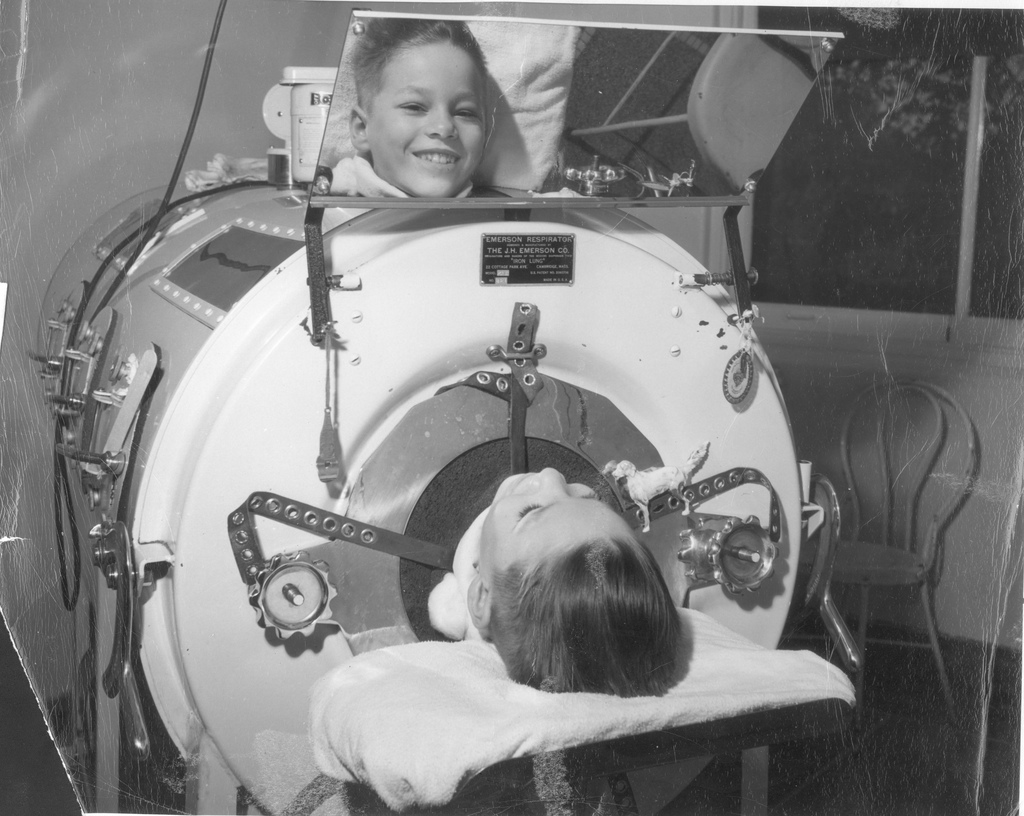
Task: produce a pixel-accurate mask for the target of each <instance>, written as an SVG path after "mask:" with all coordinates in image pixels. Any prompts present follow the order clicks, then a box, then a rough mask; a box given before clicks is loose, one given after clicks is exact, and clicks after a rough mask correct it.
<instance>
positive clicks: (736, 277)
mask: <svg viewBox="0 0 1024 816" xmlns="http://www.w3.org/2000/svg"><path fill="white" fill-rule="evenodd" d="M741 209H742V207H739V206H732V207H726V208H725V214H724V215H723V216H722V224H723V226H724V227H725V246H726V249H727V250H728V252H729V263H730V265H731V266H732V284H733V287H734V288H735V290H736V308H737V311H738V313H739V315H740V316H743V315H745V314H747V312H749V311H751V309H752V308H753V304H752V301H751V297H750V279H749V276H748V273H747V266H746V263H745V262H744V260H743V242H742V241H741V240H740V228H739V222H738V221H737V218H738V217H739V213H740V210H741Z"/></svg>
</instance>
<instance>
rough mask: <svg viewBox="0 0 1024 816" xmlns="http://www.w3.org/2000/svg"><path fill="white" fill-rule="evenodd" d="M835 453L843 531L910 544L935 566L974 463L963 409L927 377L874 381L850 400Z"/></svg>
mask: <svg viewBox="0 0 1024 816" xmlns="http://www.w3.org/2000/svg"><path fill="white" fill-rule="evenodd" d="M840 455H841V457H842V464H843V473H844V475H845V477H846V483H847V486H848V487H849V488H850V490H851V493H852V496H851V498H852V505H851V507H850V510H849V512H848V513H846V514H845V516H844V521H845V522H847V524H846V525H845V526H846V530H845V535H844V537H845V538H847V539H862V540H871V541H875V542H877V543H881V544H884V545H886V546H896V547H901V548H903V549H908V550H912V551H914V552H916V553H917V554H918V556H919V557H921V558H922V559H923V560H924V563H925V566H926V567H927V568H928V569H929V570H932V569H936V570H941V560H940V559H941V543H942V540H943V537H944V535H945V531H946V529H947V528H948V527H949V525H950V523H951V522H952V521H953V519H954V518H955V517H956V515H957V513H959V512H960V510H961V508H962V507H963V505H964V503H965V502H966V501H967V498H968V496H969V495H970V493H971V491H972V489H973V486H974V481H975V479H976V477H977V475H978V467H979V464H980V457H979V452H978V438H977V431H976V429H975V427H974V423H973V422H972V421H971V418H970V416H968V414H967V412H966V411H965V410H964V408H963V407H962V406H961V405H960V404H959V403H958V402H957V401H956V400H955V399H954V398H953V397H952V396H951V395H950V394H949V393H948V392H946V391H944V390H943V389H941V388H939V387H937V386H935V385H932V384H930V383H926V382H922V381H918V380H913V381H886V382H883V383H876V384H874V385H872V386H870V387H868V388H866V389H864V390H863V391H862V392H860V394H858V395H857V397H856V398H855V399H854V401H853V402H852V404H851V407H850V410H849V411H848V413H847V415H846V417H845V419H844V421H843V425H842V433H841V436H840ZM937 559H939V560H937Z"/></svg>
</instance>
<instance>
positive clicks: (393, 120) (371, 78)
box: [331, 18, 487, 198]
mask: <svg viewBox="0 0 1024 816" xmlns="http://www.w3.org/2000/svg"><path fill="white" fill-rule="evenodd" d="M357 36H358V40H357V43H356V51H355V54H354V59H353V72H354V76H355V86H356V104H355V105H354V106H353V108H352V113H351V117H350V123H349V127H350V132H351V138H352V146H353V147H354V148H355V150H356V154H357V155H356V156H355V157H352V158H346V159H343V160H342V161H341V162H340V163H339V164H338V165H337V166H336V167H335V168H334V179H333V182H332V185H331V192H332V193H334V194H340V195H363V196H374V197H380V196H399V197H404V196H417V197H431V198H434V197H437V198H449V197H462V196H465V195H468V194H469V192H470V191H471V190H472V186H473V182H472V179H473V174H474V173H475V172H476V169H477V167H478V166H479V164H480V161H481V159H482V158H483V152H484V145H485V143H486V140H487V121H486V119H487V111H486V103H485V89H486V82H487V70H486V64H485V62H484V56H483V53H482V51H481V50H480V46H479V45H478V44H477V42H476V39H475V38H474V37H473V35H472V33H471V32H470V31H469V29H468V28H467V27H466V25H465V24H464V23H461V22H452V21H447V20H409V19H386V18H384V19H371V20H368V21H367V22H366V23H365V24H364V25H363V29H362V31H361V33H359V34H358V35H357Z"/></svg>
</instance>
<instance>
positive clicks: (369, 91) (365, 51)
mask: <svg viewBox="0 0 1024 816" xmlns="http://www.w3.org/2000/svg"><path fill="white" fill-rule="evenodd" d="M434 43H450V44H451V45H453V46H455V47H456V48H461V49H462V50H463V51H465V52H466V53H467V54H468V55H469V56H470V58H471V59H472V60H473V62H474V63H475V64H476V67H477V68H478V69H479V71H480V75H481V77H485V76H486V75H487V63H486V60H485V59H484V53H483V51H481V50H480V45H479V43H477V41H476V38H475V37H474V36H473V33H472V32H471V31H470V30H469V27H468V26H467V25H466V24H465V23H463V22H458V21H454V20H404V19H398V18H371V19H369V20H366V21H365V23H364V26H363V31H362V33H361V34H359V35H358V40H357V42H356V49H355V52H354V54H353V58H352V71H353V74H354V77H355V86H356V96H357V97H358V99H359V104H360V105H366V104H367V102H368V97H369V96H370V95H373V94H375V93H376V92H377V91H378V90H379V88H380V85H381V77H382V76H383V75H384V68H385V66H386V65H387V64H388V62H389V61H390V60H391V59H392V58H393V57H394V55H395V54H396V53H398V52H400V51H403V50H404V49H406V48H415V47H417V46H421V45H432V44H434Z"/></svg>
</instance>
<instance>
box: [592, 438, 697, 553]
mask: <svg viewBox="0 0 1024 816" xmlns="http://www.w3.org/2000/svg"><path fill="white" fill-rule="evenodd" d="M710 447H711V443H710V442H705V443H704V444H703V445H701V446H700V447H699V448H697V450H695V451H694V452H693V453H691V454H690V458H689V459H687V460H686V464H685V465H683V466H682V467H658V468H647V469H646V470H637V469H636V465H634V464H633V463H632V462H630V461H627V460H625V459H623V460H622V461H621V462H614V461H613V462H609V463H608V464H607V465H605V466H604V469H603V471H602V472H603V473H604V474H605V475H606V476H607V475H609V474H610V475H611V477H612V478H613V479H614V480H615V481H618V480H619V479H622V478H625V480H626V492H627V493H628V494H629V497H630V498H631V499H632V500H633V501H635V502H636V504H637V506H638V507H639V508H640V513H641V516H642V517H643V522H644V527H643V531H644V532H645V533H646V532H647V531H648V530H650V529H651V517H650V513H649V511H648V509H647V505H648V504H649V503H650V501H651V499H653V498H654V497H655V496H657V495H658V494H659V493H664V492H665V491H666V490H670V491H672V492H673V493H675V494H676V495H678V489H679V486H680V485H681V484H684V483H687V482H689V481H690V479H692V478H693V474H694V473H696V472H697V471H698V470H700V469H701V467H703V465H704V463H705V462H706V461H707V458H708V450H709V449H710Z"/></svg>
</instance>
